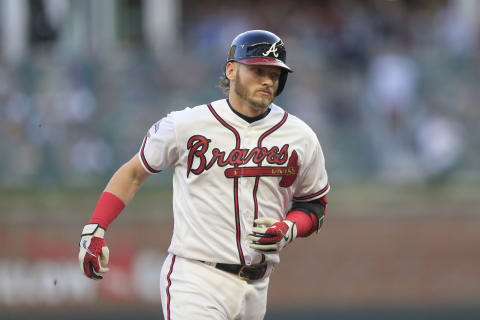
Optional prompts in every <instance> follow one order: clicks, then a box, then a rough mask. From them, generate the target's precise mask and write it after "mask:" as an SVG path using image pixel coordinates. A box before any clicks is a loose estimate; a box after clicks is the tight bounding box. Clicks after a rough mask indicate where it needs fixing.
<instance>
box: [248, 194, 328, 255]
mask: <svg viewBox="0 0 480 320" xmlns="http://www.w3.org/2000/svg"><path fill="white" fill-rule="evenodd" d="M327 204H328V198H327V196H323V197H321V198H319V199H315V200H312V201H308V202H300V201H295V202H294V203H293V205H292V209H291V210H290V211H289V212H288V214H287V216H286V217H285V219H284V220H282V221H278V220H275V219H273V218H259V219H256V220H255V223H256V224H257V226H256V227H253V229H252V233H251V234H250V235H249V236H248V238H249V239H250V244H249V245H250V247H251V248H253V249H257V250H260V251H263V252H265V253H275V252H279V251H280V250H281V249H283V248H284V247H286V246H287V245H288V244H289V243H291V242H292V241H293V240H294V239H295V238H297V237H300V238H304V237H308V236H309V235H311V234H312V233H314V232H315V231H318V230H319V229H320V228H321V227H322V225H323V221H324V219H325V215H326V213H327Z"/></svg>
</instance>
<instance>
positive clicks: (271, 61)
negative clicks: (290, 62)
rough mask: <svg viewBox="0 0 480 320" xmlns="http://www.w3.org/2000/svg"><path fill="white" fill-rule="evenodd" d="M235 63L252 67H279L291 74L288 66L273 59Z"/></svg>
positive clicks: (250, 59)
mask: <svg viewBox="0 0 480 320" xmlns="http://www.w3.org/2000/svg"><path fill="white" fill-rule="evenodd" d="M237 62H240V63H243V64H248V65H253V66H274V67H280V68H282V69H285V70H287V71H288V72H293V70H292V69H290V67H289V66H287V65H286V64H285V63H284V62H283V61H281V60H278V59H274V58H247V59H242V60H237Z"/></svg>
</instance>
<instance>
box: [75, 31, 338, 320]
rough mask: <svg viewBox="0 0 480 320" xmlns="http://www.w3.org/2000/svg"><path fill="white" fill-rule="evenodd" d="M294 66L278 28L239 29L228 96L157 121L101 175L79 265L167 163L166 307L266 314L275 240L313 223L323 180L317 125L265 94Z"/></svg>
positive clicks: (202, 313) (178, 312)
mask: <svg viewBox="0 0 480 320" xmlns="http://www.w3.org/2000/svg"><path fill="white" fill-rule="evenodd" d="M290 72H292V70H291V69H290V67H288V66H287V65H286V50H285V47H284V44H283V42H282V40H281V39H280V38H279V37H277V36H276V35H275V34H273V33H271V32H268V31H263V30H252V31H247V32H244V33H241V34H240V35H238V36H237V37H236V38H235V39H234V40H233V43H232V45H231V48H230V51H229V55H228V59H227V63H226V65H225V74H224V77H223V79H222V80H221V83H220V86H221V87H222V88H224V90H225V91H226V92H227V93H228V99H222V100H218V101H214V102H211V103H207V104H203V105H199V106H196V107H193V108H185V109H183V110H181V111H176V112H172V113H170V114H168V115H167V116H166V117H164V118H163V119H161V120H160V121H158V122H157V123H155V124H154V125H153V126H152V127H151V128H150V129H149V130H148V132H147V134H146V136H145V138H144V139H143V142H142V144H141V147H140V150H139V152H138V153H137V154H136V155H135V156H134V157H133V158H132V159H131V160H130V161H128V162H127V163H125V164H124V165H123V166H122V167H121V168H120V169H119V170H118V171H117V172H116V173H115V174H114V175H113V177H112V178H111V180H110V181H109V183H108V184H107V186H106V188H105V191H104V192H103V193H102V195H101V196H100V199H99V200H98V203H97V206H96V208H95V211H94V214H93V217H92V218H91V220H90V221H89V224H87V225H86V226H85V227H84V228H83V232H82V238H81V241H80V253H79V260H80V267H81V269H82V272H84V274H85V275H86V276H87V277H89V278H92V279H102V277H103V275H104V274H105V272H107V271H108V267H107V264H108V258H109V251H108V247H107V245H106V243H105V240H104V235H105V232H106V231H107V230H108V227H109V225H110V223H111V222H112V221H113V220H114V219H115V218H116V217H117V216H118V215H119V213H120V212H121V211H122V210H123V208H124V207H125V205H127V204H128V203H129V202H130V200H131V199H132V198H133V197H134V195H135V193H136V192H137V191H138V189H139V188H140V186H141V185H142V184H143V182H144V181H145V180H146V179H147V178H148V177H149V176H150V175H152V174H156V173H159V172H161V171H162V170H164V169H166V168H173V169H174V174H173V216H174V232H173V236H172V240H171V244H170V247H169V249H168V252H169V255H168V257H167V259H166V260H165V263H164V264H163V268H162V269H161V274H160V291H161V298H162V307H163V314H164V317H165V319H175V320H178V319H249V320H250V319H263V317H264V315H265V312H266V303H267V290H268V283H269V276H270V274H271V273H272V271H273V269H274V267H275V265H276V264H278V263H279V261H280V259H279V252H280V250H282V248H284V247H285V246H287V245H288V244H289V243H291V242H292V241H293V240H294V239H295V238H298V237H307V236H309V235H311V234H312V233H314V232H317V231H318V230H319V229H320V227H321V226H322V223H323V220H324V217H325V214H326V206H327V197H326V194H327V193H328V191H329V189H330V186H329V184H328V180H327V173H326V171H325V161H324V156H323V152H322V149H321V147H320V143H319V141H318V139H317V137H316V135H315V133H314V132H313V131H312V130H311V129H310V128H309V127H308V126H307V125H306V124H305V123H304V122H303V121H301V120H300V119H298V118H296V117H295V116H293V115H291V114H289V113H288V112H286V111H285V110H283V109H282V108H280V107H279V106H277V105H275V104H273V101H274V98H275V97H276V96H278V95H279V94H280V93H281V92H282V90H283V88H284V86H285V83H286V81H287V76H288V74H289V73H290Z"/></svg>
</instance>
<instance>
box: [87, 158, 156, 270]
mask: <svg viewBox="0 0 480 320" xmlns="http://www.w3.org/2000/svg"><path fill="white" fill-rule="evenodd" d="M149 176H150V174H149V173H148V172H147V171H146V170H145V169H144V168H143V166H142V164H141V163H140V160H139V157H138V155H135V156H134V157H133V158H132V159H130V161H128V162H127V163H125V164H124V165H123V166H121V167H120V168H119V169H118V170H117V171H116V172H115V174H114V175H113V176H112V178H111V179H110V181H109V182H108V184H107V186H106V188H105V190H104V192H103V193H102V195H101V196H100V199H99V200H98V203H97V206H96V208H95V211H94V213H93V216H92V218H91V219H90V221H89V223H88V224H87V225H86V226H85V227H84V228H83V232H82V238H81V239H80V252H79V254H78V259H79V262H80V268H81V270H82V271H83V273H84V274H85V275H86V276H87V277H88V278H91V279H102V278H103V277H102V275H101V274H102V273H105V272H107V271H108V270H109V269H108V268H107V267H106V265H107V264H108V258H109V250H108V247H107V245H106V243H105V240H104V234H105V231H106V230H107V229H108V226H109V225H110V223H111V222H112V221H113V220H114V219H115V218H116V217H117V216H118V215H119V214H120V212H121V211H122V210H123V208H125V206H126V205H127V204H128V203H129V202H130V201H131V200H132V199H133V197H134V196H135V194H136V193H137V191H138V190H139V189H140V187H141V186H142V185H143V183H144V182H145V180H147V178H148V177H149Z"/></svg>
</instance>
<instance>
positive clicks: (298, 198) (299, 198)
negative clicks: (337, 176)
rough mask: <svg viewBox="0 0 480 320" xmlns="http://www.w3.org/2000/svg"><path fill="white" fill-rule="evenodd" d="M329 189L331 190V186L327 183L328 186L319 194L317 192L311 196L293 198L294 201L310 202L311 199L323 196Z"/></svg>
mask: <svg viewBox="0 0 480 320" xmlns="http://www.w3.org/2000/svg"><path fill="white" fill-rule="evenodd" d="M328 188H330V184H328V183H327V185H326V186H325V187H324V188H322V190H320V191H318V192H315V193H313V194H309V195H307V196H303V197H293V199H294V200H310V199H313V198H316V197H318V196H320V195H322V194H323V193H325V192H326V191H327V190H328Z"/></svg>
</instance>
